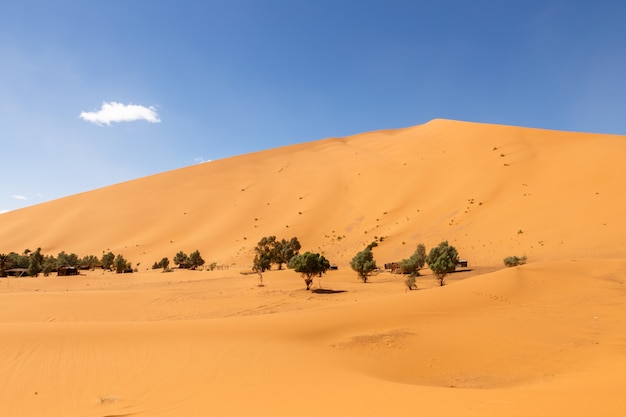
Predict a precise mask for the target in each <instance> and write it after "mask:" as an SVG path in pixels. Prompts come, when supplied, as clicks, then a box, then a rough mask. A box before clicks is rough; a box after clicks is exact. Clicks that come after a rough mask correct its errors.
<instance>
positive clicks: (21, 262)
mask: <svg viewBox="0 0 626 417" xmlns="http://www.w3.org/2000/svg"><path fill="white" fill-rule="evenodd" d="M61 267H74V268H78V269H94V268H97V267H102V268H103V269H109V270H113V269H114V270H115V272H117V273H122V272H125V271H127V270H129V269H131V268H132V265H131V263H130V262H128V261H127V260H126V259H125V258H124V257H123V256H122V255H117V256H116V255H114V254H113V253H112V252H108V253H106V254H103V255H102V258H98V257H96V256H95V255H86V256H83V257H82V258H80V257H79V256H78V255H76V254H75V253H66V252H65V251H61V252H59V253H58V254H57V256H56V257H55V256H54V255H44V254H43V253H42V252H41V248H37V250H35V251H31V250H30V249H26V250H24V252H23V253H21V254H18V253H16V252H10V253H8V254H5V253H2V254H0V277H6V276H7V272H6V271H8V270H11V269H15V268H22V269H26V270H27V275H29V276H33V277H35V276H37V275H39V274H40V273H43V274H44V276H48V275H49V274H50V273H52V272H57V271H58V269H59V268H61Z"/></svg>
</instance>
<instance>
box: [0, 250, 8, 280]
mask: <svg viewBox="0 0 626 417" xmlns="http://www.w3.org/2000/svg"><path fill="white" fill-rule="evenodd" d="M8 264H9V255H7V254H6V253H0V277H3V278H4V277H6V276H7V272H6V270H7V265H8Z"/></svg>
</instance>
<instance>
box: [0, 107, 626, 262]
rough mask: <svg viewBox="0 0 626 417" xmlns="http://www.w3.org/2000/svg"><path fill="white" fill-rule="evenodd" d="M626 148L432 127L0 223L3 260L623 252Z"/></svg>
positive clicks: (108, 193) (172, 179) (370, 136)
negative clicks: (435, 250) (8, 255)
mask: <svg viewBox="0 0 626 417" xmlns="http://www.w3.org/2000/svg"><path fill="white" fill-rule="evenodd" d="M625 153H626V138H624V137H620V136H610V135H593V134H578V133H568V132H554V131H542V130H537V129H524V128H517V127H507V126H497V125H484V124H475V123H464V122H454V121H448V120H434V121H432V122H429V123H426V124H424V125H421V126H416V127H411V128H406V129H399V130H394V131H382V132H373V133H366V134H362V135H356V136H352V137H348V138H343V139H326V140H321V141H316V142H311V143H305V144H301V145H295V146H289V147H285V148H280V149H273V150H268V151H265V152H259V153H254V154H248V155H243V156H239V157H234V158H229V159H224V160H219V161H215V162H211V163H205V164H202V165H196V166H192V167H188V168H184V169H180V170H176V171H172V172H167V173H164V174H161V175H155V176H151V177H146V178H142V179H139V180H135V181H130V182H127V183H123V184H118V185H115V186H111V187H107V188H103V189H98V190H94V191H91V192H87V193H83V194H80V195H74V196H71V197H68V198H64V199H60V200H57V201H52V202H49V203H45V204H41V205H38V206H34V207H29V208H26V209H23V210H18V211H15V212H10V213H6V214H3V215H1V216H0V250H2V251H11V250H14V251H21V250H23V249H25V248H30V249H34V248H36V247H41V248H42V250H43V251H44V253H53V254H56V253H58V252H59V251H61V250H65V251H73V252H76V253H79V254H81V255H86V254H91V253H92V254H95V255H98V256H100V255H101V254H102V252H103V251H108V250H111V251H113V252H115V253H123V254H124V255H125V256H126V257H127V258H129V259H130V260H131V261H133V262H134V263H135V264H136V263H140V264H141V265H144V266H148V265H152V263H153V262H155V261H157V260H160V259H161V258H162V257H163V256H168V257H170V258H171V257H172V256H173V255H174V254H175V253H176V252H177V251H179V250H183V251H185V252H187V253H189V252H191V251H193V250H195V249H199V250H200V252H201V253H202V254H203V255H204V257H205V259H206V260H207V261H213V262H217V263H218V264H233V263H235V264H236V265H238V266H249V263H250V259H251V253H252V252H251V250H252V248H253V247H254V246H255V244H256V243H257V242H258V240H259V239H260V238H261V237H263V236H267V235H276V236H278V237H279V238H282V237H284V238H290V237H292V236H297V237H298V238H299V239H300V241H301V242H302V244H303V246H304V247H305V248H306V249H310V250H318V251H323V252H324V254H325V255H326V256H327V257H328V258H329V259H331V261H332V262H335V263H338V264H343V265H347V262H349V260H350V259H351V258H352V256H354V254H355V253H356V251H358V250H361V249H362V248H363V247H364V246H365V245H366V244H368V243H369V242H371V241H372V240H373V239H374V237H384V238H385V240H384V242H383V243H382V244H381V245H380V247H379V248H377V249H376V252H375V253H376V254H378V259H379V260H380V262H381V263H382V262H390V261H395V260H399V259H402V258H403V257H408V255H409V254H410V253H411V252H412V251H413V250H414V248H415V245H416V244H417V243H419V242H423V243H425V244H426V245H427V247H431V246H433V245H436V244H437V243H439V242H440V241H441V240H445V239H447V240H449V241H450V242H451V243H452V244H454V245H455V246H456V247H457V249H459V251H460V253H461V255H462V256H463V257H465V258H468V259H469V260H470V261H471V262H472V263H473V264H475V265H477V264H478V265H486V264H497V265H499V264H501V261H502V259H503V258H504V257H505V256H509V255H515V254H516V255H519V256H521V255H523V254H526V255H527V256H528V257H529V258H530V259H532V260H535V261H538V260H552V259H563V258H568V257H603V256H613V257H617V256H621V254H622V253H624V249H625V245H626V243H625V242H624V240H623V239H622V235H623V233H622V231H623V230H624V222H623V218H622V216H621V208H622V207H624V205H625V204H626V195H625V194H624V193H623V192H622V190H623V185H622V184H623V179H624V178H625V177H626V168H625V166H624V164H623V163H622V156H623V155H624V154H625Z"/></svg>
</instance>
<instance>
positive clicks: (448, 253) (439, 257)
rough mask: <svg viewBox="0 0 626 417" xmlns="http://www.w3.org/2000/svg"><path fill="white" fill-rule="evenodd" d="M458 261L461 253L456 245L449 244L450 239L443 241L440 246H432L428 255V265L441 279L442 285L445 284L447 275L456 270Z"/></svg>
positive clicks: (440, 283)
mask: <svg viewBox="0 0 626 417" xmlns="http://www.w3.org/2000/svg"><path fill="white" fill-rule="evenodd" d="M458 261H459V253H458V252H457V250H456V249H455V247H454V246H450V245H448V241H445V242H441V243H440V244H439V246H437V247H436V248H432V249H431V250H430V252H429V253H428V256H427V257H426V262H427V263H428V267H429V268H430V269H431V271H433V273H434V274H435V276H436V277H437V279H438V280H439V285H440V286H443V284H444V282H443V281H444V278H445V277H446V275H447V274H449V273H450V272H454V270H455V269H456V264H457V262H458Z"/></svg>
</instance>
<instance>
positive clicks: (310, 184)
mask: <svg viewBox="0 0 626 417" xmlns="http://www.w3.org/2000/svg"><path fill="white" fill-rule="evenodd" d="M624 150H626V138H625V137H620V136H608V135H593V134H579V133H567V132H552V131H542V130H537V129H525V128H515V127H506V126H494V125H483V124H473V123H464V122H453V121H446V120H434V121H432V122H429V123H427V124H425V125H422V126H416V127H412V128H407V129H400V130H395V131H384V132H373V133H366V134H362V135H356V136H353V137H349V138H343V139H326V140H322V141H317V142H311V143H305V144H301V145H295V146H290V147H285V148H280V149H273V150H269V151H264V152H259V153H255V154H249V155H243V156H239V157H235V158H229V159H225V160H221V161H215V162H211V163H206V164H202V165H197V166H193V167H189V168H184V169H180V170H176V171H172V172H167V173H163V174H160V175H155V176H152V177H147V178H142V179H139V180H135V181H130V182H127V183H123V184H118V185H114V186H111V187H107V188H103V189H99V190H94V191H91V192H87V193H83V194H79V195H75V196H70V197H67V198H64V199H60V200H56V201H51V202H49V203H45V204H41V205H38V206H33V207H29V208H26V209H22V210H18V211H15V212H10V213H6V214H3V215H0V252H8V251H21V250H23V249H25V248H30V249H34V248H37V247H41V248H42V251H43V253H44V254H56V253H57V252H59V251H61V250H65V251H67V252H76V253H78V254H79V255H81V256H82V255H86V254H95V255H98V256H99V255H101V254H102V251H109V250H111V251H113V252H115V253H122V254H123V255H124V256H126V257H127V258H129V259H130V260H131V261H133V263H134V264H135V265H137V264H139V269H140V272H139V273H135V274H124V275H116V274H112V273H110V272H103V271H101V270H100V271H89V272H87V273H86V274H84V275H81V276H78V277H56V276H55V277H37V278H6V279H5V278H3V279H0V306H1V307H2V308H0V337H1V339H2V343H0V416H5V415H6V416H64V417H65V416H196V415H202V416H204V415H218V416H249V415H254V416H259V415H260V416H294V415H299V416H319V415H324V416H350V415H359V416H383V415H385V416H387V415H393V416H404V415H416V414H433V415H441V416H452V415H454V416H457V415H463V416H488V417H491V416H493V417H495V416H503V415H506V416H520V417H521V416H524V417H525V416H528V415H542V416H544V415H545V416H568V417H569V416H574V417H576V416H581V417H582V416H589V415H601V416H616V417H617V416H624V415H626V400H624V395H623V393H624V388H623V387H624V386H625V385H626V336H624V335H625V333H624V329H626V258H625V257H624V255H623V253H624V249H626V248H625V245H626V243H625V242H624V240H623V238H622V236H623V235H624V231H625V230H626V223H625V221H624V219H623V218H622V216H620V215H619V214H621V213H620V212H621V211H622V210H621V209H622V208H623V207H624V206H625V204H624V203H625V201H624V199H626V197H625V196H624V195H623V193H622V192H621V191H622V184H623V182H624V179H625V178H626V175H624V174H625V169H626V168H623V164H622V163H621V156H622V155H624ZM267 235H276V236H278V237H279V238H281V237H284V238H290V237H292V236H297V237H298V238H299V240H300V241H301V242H302V244H303V250H314V251H323V253H324V254H325V256H326V257H328V258H329V259H330V260H331V262H333V263H337V264H338V265H339V270H338V271H330V272H329V273H328V274H326V275H325V276H324V277H322V278H321V279H317V278H316V280H315V283H314V286H313V289H314V291H306V290H305V288H304V284H303V281H302V279H301V278H300V277H299V276H298V275H297V274H296V273H295V272H293V271H291V270H283V271H270V272H268V273H266V274H264V283H265V285H264V286H262V287H261V286H258V285H257V284H258V279H257V276H256V275H242V274H240V273H239V272H240V271H241V270H245V269H249V268H250V264H251V259H252V251H253V247H254V246H255V244H256V242H257V241H258V240H259V239H260V238H261V237H263V236H267ZM380 237H383V238H384V239H383V241H382V242H381V243H380V245H379V246H378V247H377V248H375V249H374V254H375V257H376V259H377V261H378V262H379V263H383V262H388V261H395V260H399V259H401V258H404V257H408V256H409V255H410V254H411V253H412V252H413V250H414V248H415V245H416V244H417V243H419V242H423V243H425V244H426V246H427V247H431V246H433V245H435V244H437V243H438V242H439V241H441V240H448V241H449V242H450V243H451V244H453V245H454V246H456V247H457V249H458V250H459V252H460V254H461V255H462V256H463V257H465V258H467V259H469V260H470V269H469V270H464V271H459V272H456V273H454V274H450V275H449V276H448V277H447V278H446V279H447V284H448V285H446V286H444V287H438V286H436V281H435V279H434V277H433V276H432V274H431V273H430V272H429V271H428V270H424V271H423V276H422V277H419V278H418V287H419V290H418V291H407V290H406V289H405V287H404V284H403V277H402V276H399V275H393V274H389V273H384V272H381V273H379V274H378V275H375V276H373V277H372V278H371V282H370V283H367V284H363V283H362V282H359V281H358V280H357V278H356V276H355V274H354V273H353V272H352V271H350V269H349V267H348V266H347V265H348V262H349V260H350V259H351V258H352V256H353V255H354V254H355V253H356V252H357V251H358V250H361V249H362V248H363V247H364V246H365V245H366V244H368V243H369V242H371V241H372V240H374V239H375V238H380ZM195 249H199V250H200V252H201V253H202V255H203V257H204V258H205V259H206V260H207V261H208V262H217V263H218V264H224V265H229V266H230V269H228V270H219V271H217V270H216V271H180V270H176V271H174V272H172V273H161V272H160V271H152V270H149V269H148V267H149V266H150V265H152V263H153V262H155V261H158V260H160V259H161V258H162V257H164V256H168V257H170V259H171V258H172V256H173V255H174V254H175V253H176V252H177V251H179V250H183V251H185V252H190V251H192V250H195ZM509 255H519V256H521V255H527V256H528V258H529V262H530V263H529V264H528V265H525V266H522V267H516V268H511V269H502V270H500V269H499V267H500V266H501V264H502V259H503V258H504V257H505V256H509Z"/></svg>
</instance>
